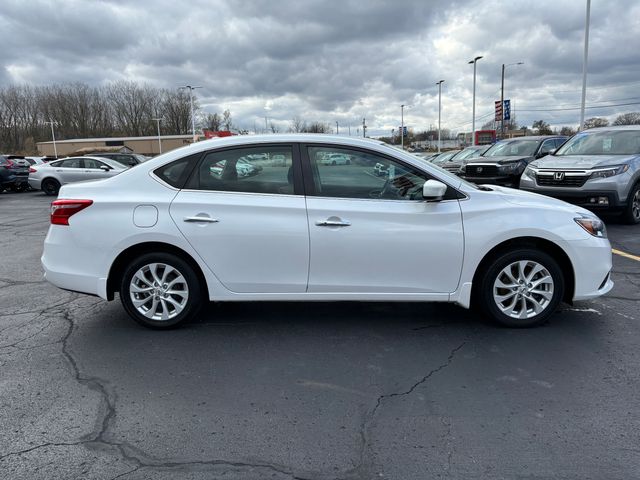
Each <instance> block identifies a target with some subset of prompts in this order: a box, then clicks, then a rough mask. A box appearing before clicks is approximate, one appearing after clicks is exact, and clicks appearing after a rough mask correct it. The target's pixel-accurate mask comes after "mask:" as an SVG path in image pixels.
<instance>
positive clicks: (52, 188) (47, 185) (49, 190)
mask: <svg viewBox="0 0 640 480" xmlns="http://www.w3.org/2000/svg"><path fill="white" fill-rule="evenodd" d="M40 188H41V189H42V191H43V192H44V193H45V194H46V195H58V192H59V191H60V183H59V182H58V181H57V180H56V179H54V178H46V179H44V180H43V181H42V185H40Z"/></svg>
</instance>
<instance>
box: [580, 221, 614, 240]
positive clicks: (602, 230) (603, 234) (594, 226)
mask: <svg viewBox="0 0 640 480" xmlns="http://www.w3.org/2000/svg"><path fill="white" fill-rule="evenodd" d="M574 220H575V221H576V223H577V224H578V225H580V226H581V227H582V228H584V229H585V230H586V231H587V233H589V234H590V235H593V236H594V237H598V238H607V229H606V227H605V226H604V222H603V221H602V220H600V219H599V218H596V217H577V218H574Z"/></svg>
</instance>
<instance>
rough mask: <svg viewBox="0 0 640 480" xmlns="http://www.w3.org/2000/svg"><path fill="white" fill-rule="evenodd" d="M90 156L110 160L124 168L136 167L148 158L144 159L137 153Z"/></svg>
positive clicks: (96, 154)
mask: <svg viewBox="0 0 640 480" xmlns="http://www.w3.org/2000/svg"><path fill="white" fill-rule="evenodd" d="M91 156H92V157H104V158H110V159H111V160H115V161H116V162H118V163H119V164H121V165H124V166H125V167H135V166H136V165H139V164H140V163H142V162H146V161H147V160H149V157H145V156H144V155H139V154H137V153H92V154H91Z"/></svg>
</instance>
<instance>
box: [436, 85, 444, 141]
mask: <svg viewBox="0 0 640 480" xmlns="http://www.w3.org/2000/svg"><path fill="white" fill-rule="evenodd" d="M443 83H444V80H440V81H439V82H437V83H436V85H438V153H440V112H441V110H442V84H443Z"/></svg>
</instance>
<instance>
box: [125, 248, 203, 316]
mask: <svg viewBox="0 0 640 480" xmlns="http://www.w3.org/2000/svg"><path fill="white" fill-rule="evenodd" d="M120 300H121V301H122V304H123V306H124V308H125V310H126V311H127V313H128V314H129V315H130V316H131V317H132V318H133V319H134V320H135V321H136V322H138V323H139V324H141V325H143V326H145V327H149V328H155V329H166V328H173V327H176V326H178V325H179V324H181V323H183V322H185V321H186V320H188V319H190V318H192V317H193V316H194V315H195V314H197V313H198V310H199V309H200V307H201V285H200V280H199V279H198V276H197V275H196V273H195V271H194V269H193V267H191V265H189V263H188V262H186V261H184V260H183V259H182V258H180V257H178V256H176V255H173V254H170V253H163V252H159V253H148V254H145V255H142V256H141V257H138V258H137V259H135V260H134V261H133V262H131V263H130V264H129V266H128V267H127V268H126V269H125V271H124V275H123V276H122V281H121V284H120Z"/></svg>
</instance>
